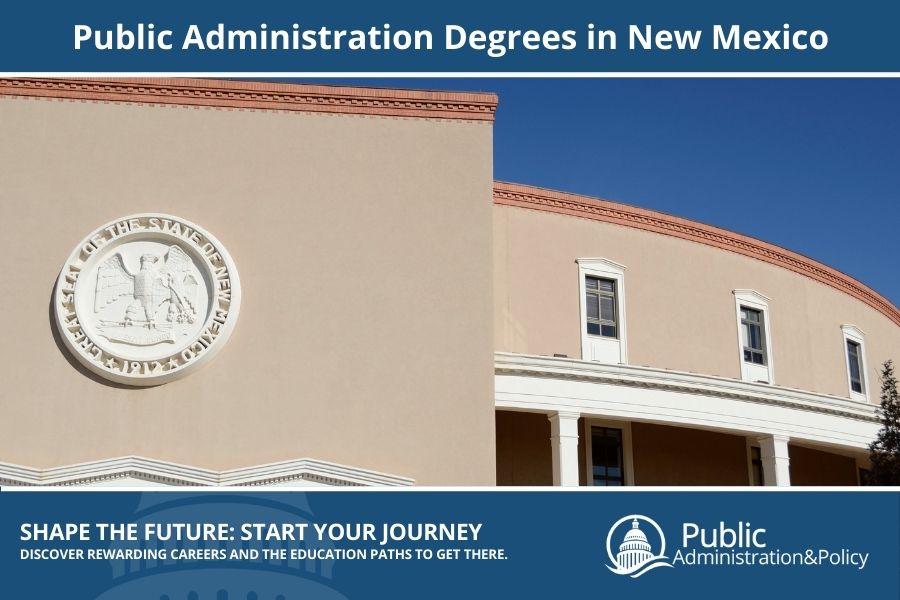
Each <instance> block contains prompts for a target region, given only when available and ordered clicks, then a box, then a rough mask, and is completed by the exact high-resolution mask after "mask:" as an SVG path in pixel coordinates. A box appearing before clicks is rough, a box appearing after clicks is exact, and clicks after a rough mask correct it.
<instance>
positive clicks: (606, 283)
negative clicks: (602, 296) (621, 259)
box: [597, 279, 616, 293]
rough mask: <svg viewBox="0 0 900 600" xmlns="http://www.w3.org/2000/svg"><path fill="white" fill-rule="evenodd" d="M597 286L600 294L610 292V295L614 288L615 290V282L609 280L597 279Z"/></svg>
mask: <svg viewBox="0 0 900 600" xmlns="http://www.w3.org/2000/svg"><path fill="white" fill-rule="evenodd" d="M597 285H598V286H599V288H600V291H602V292H610V293H612V292H614V291H615V289H616V288H615V282H613V281H612V280H610V279H598V280H597Z"/></svg>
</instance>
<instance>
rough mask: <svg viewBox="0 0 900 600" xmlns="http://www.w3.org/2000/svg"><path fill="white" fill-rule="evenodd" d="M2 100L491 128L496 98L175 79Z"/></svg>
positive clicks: (64, 86)
mask: <svg viewBox="0 0 900 600" xmlns="http://www.w3.org/2000/svg"><path fill="white" fill-rule="evenodd" d="M0 96H24V97H37V98H54V99H68V100H83V101H84V100H86V101H97V102H128V103H137V104H150V105H179V106H196V107H209V108H230V109H239V110H275V111H292V112H312V113H334V114H347V115H372V116H386V117H412V118H423V119H443V120H460V121H487V122H493V120H494V114H495V113H496V111H497V102H498V100H497V95H496V94H490V93H477V92H442V91H426V90H404V89H391V88H366V87H350V86H334V85H309V84H300V83H276V82H268V81H232V80H225V79H196V78H173V77H129V78H112V79H111V78H83V79H82V78H72V79H69V78H66V79H56V78H0Z"/></svg>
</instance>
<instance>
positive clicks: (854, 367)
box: [847, 340, 863, 394]
mask: <svg viewBox="0 0 900 600" xmlns="http://www.w3.org/2000/svg"><path fill="white" fill-rule="evenodd" d="M861 355H862V350H861V349H860V347H859V344H858V343H856V342H854V341H852V340H847V362H848V363H849V367H850V389H851V390H853V391H854V392H856V393H857V394H862V393H863V374H862V359H861V358H860V356H861Z"/></svg>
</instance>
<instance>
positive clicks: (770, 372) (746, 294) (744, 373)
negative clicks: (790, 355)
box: [732, 290, 775, 385]
mask: <svg viewBox="0 0 900 600" xmlns="http://www.w3.org/2000/svg"><path fill="white" fill-rule="evenodd" d="M732 293H733V294H734V317H735V325H736V330H737V342H738V360H739V361H740V365H741V379H742V380H743V381H750V382H753V383H759V382H765V383H767V384H769V385H773V384H774V383H775V353H774V351H773V349H774V344H773V343H772V318H771V312H770V311H769V302H771V298H769V297H768V296H765V295H763V294H761V293H759V292H757V291H756V290H733V292H732ZM742 306H746V307H747V308H752V309H754V310H758V311H759V312H761V313H762V316H763V328H764V329H765V336H766V339H765V356H766V364H765V365H757V364H755V363H748V362H747V361H745V360H744V336H743V335H742V334H741V307H742Z"/></svg>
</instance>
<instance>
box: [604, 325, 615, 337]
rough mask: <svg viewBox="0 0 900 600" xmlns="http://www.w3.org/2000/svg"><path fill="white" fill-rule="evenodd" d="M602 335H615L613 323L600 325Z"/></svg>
mask: <svg viewBox="0 0 900 600" xmlns="http://www.w3.org/2000/svg"><path fill="white" fill-rule="evenodd" d="M600 335H602V336H603V337H611V338H614V337H616V326H615V325H603V326H602V327H601V334H600Z"/></svg>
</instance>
